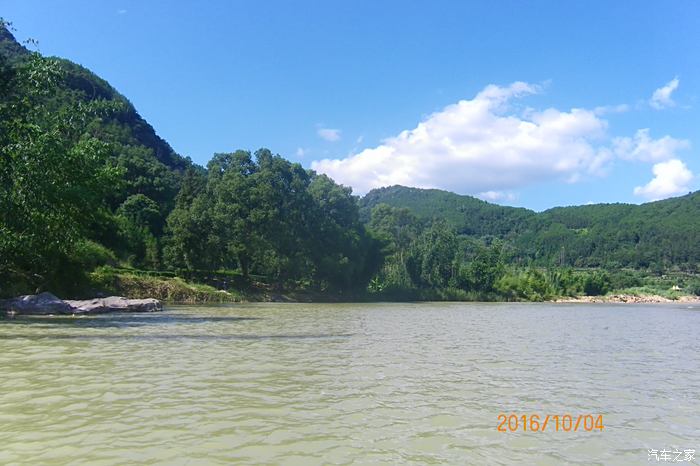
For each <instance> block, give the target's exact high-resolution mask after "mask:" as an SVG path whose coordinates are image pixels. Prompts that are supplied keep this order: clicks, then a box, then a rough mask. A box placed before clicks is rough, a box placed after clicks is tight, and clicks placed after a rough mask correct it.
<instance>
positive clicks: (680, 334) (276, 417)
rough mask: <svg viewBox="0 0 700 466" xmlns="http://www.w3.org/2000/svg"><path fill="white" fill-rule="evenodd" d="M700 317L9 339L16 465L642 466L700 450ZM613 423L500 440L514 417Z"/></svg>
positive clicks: (225, 309) (219, 328)
mask: <svg viewBox="0 0 700 466" xmlns="http://www.w3.org/2000/svg"><path fill="white" fill-rule="evenodd" d="M699 319H700V313H698V312H695V311H689V310H687V309H683V308H681V307H676V306H629V307H624V306H622V307H620V306H605V305H595V306H587V305H582V306H567V305H551V304H543V305H539V304H538V305H511V304H498V305H484V304H437V303H426V304H380V305H376V304H368V305H301V304H298V305H293V304H272V305H234V306H218V307H173V308H172V309H169V310H168V311H166V312H163V313H158V314H144V315H134V314H129V315H107V316H95V317H83V318H70V317H58V318H32V319H15V320H13V321H2V322H0V367H2V368H3V377H2V378H1V379H0V426H2V427H0V442H1V444H2V445H3V447H2V448H1V449H0V463H3V464H5V463H13V462H14V463H21V464H39V463H41V464H81V463H82V464H124V463H128V462H132V463H151V464H217V463H218V464H230V463H232V462H237V463H244V464H245V463H284V464H303V465H309V464H328V463H332V464H350V463H353V464H377V463H387V464H487V463H488V464H514V463H522V464H531V463H534V462H537V463H538V464H564V463H568V464H596V463H597V464H630V463H637V462H645V461H646V459H647V454H646V448H664V447H671V448H696V449H698V450H700V448H698V447H700V425H699V424H698V423H697V419H700V374H698V370H697V369H698V365H697V362H696V361H695V360H694V359H693V358H692V357H690V356H691V355H694V354H697V352H698V349H700V348H699V347H698V346H699V343H698V341H699V340H698V339H697V330H696V329H697V328H700V327H699V324H700V320H699ZM510 412H515V413H518V414H530V413H538V414H549V413H551V414H565V413H571V414H579V413H583V414H586V413H594V414H602V415H603V416H604V420H605V425H606V429H605V430H604V431H603V432H576V433H574V432H569V433H566V432H552V431H548V432H544V433H530V432H527V433H523V432H517V433H508V434H503V433H499V432H497V430H496V426H497V416H498V414H500V413H510Z"/></svg>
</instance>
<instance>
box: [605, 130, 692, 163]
mask: <svg viewBox="0 0 700 466" xmlns="http://www.w3.org/2000/svg"><path fill="white" fill-rule="evenodd" d="M689 147H690V141H688V140H686V139H675V138H672V137H671V136H664V137H662V138H659V139H652V138H651V137H650V136H649V129H648V128H645V129H640V130H637V132H636V133H635V135H634V138H628V137H624V138H615V139H613V148H614V151H615V154H616V155H618V156H619V157H620V158H623V159H626V160H640V161H642V162H658V161H661V160H668V159H673V158H675V157H676V152H677V151H679V150H682V149H688V148H689Z"/></svg>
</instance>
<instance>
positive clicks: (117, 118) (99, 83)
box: [0, 24, 193, 218]
mask: <svg viewBox="0 0 700 466" xmlns="http://www.w3.org/2000/svg"><path fill="white" fill-rule="evenodd" d="M30 54H31V52H30V51H29V50H27V48H26V47H24V46H23V45H21V44H19V43H18V42H17V40H16V39H15V37H14V36H13V35H12V33H11V32H10V31H9V30H8V28H7V27H6V26H3V25H1V24H0V59H2V60H3V62H5V63H9V64H10V65H13V66H16V65H17V64H19V63H21V62H22V61H23V60H26V59H28V57H29V56H30ZM53 59H54V60H55V61H56V62H57V63H58V64H59V65H60V67H61V70H62V82H61V85H60V90H59V92H58V93H56V94H55V95H53V96H50V97H49V98H48V99H47V101H46V102H43V104H44V105H46V106H47V107H48V108H49V109H58V108H60V107H62V106H67V105H72V104H75V103H77V102H96V101H101V102H103V103H106V104H108V105H113V106H114V107H115V108H116V111H112V112H110V115H109V116H108V117H106V118H104V119H102V120H100V121H98V122H95V124H93V125H92V127H91V132H92V135H93V136H96V137H97V138H98V139H100V140H102V141H104V142H107V143H109V144H110V145H111V147H112V157H111V161H112V163H113V164H114V165H115V166H117V167H119V168H120V169H121V170H123V171H124V176H123V180H124V183H123V184H122V186H120V187H118V188H120V189H117V190H115V192H114V193H112V196H111V197H112V198H111V199H110V200H109V201H110V205H111V206H112V207H113V208H115V209H116V208H118V207H119V205H121V204H122V203H123V202H124V201H126V199H127V198H128V197H129V196H132V195H135V194H142V195H145V196H147V197H149V198H150V199H152V200H153V201H154V202H156V203H158V204H159V205H161V206H162V210H163V212H162V215H163V218H165V216H166V215H167V213H168V212H169V211H170V210H171V209H172V207H173V205H174V198H175V196H176V194H177V192H178V190H179V184H180V179H181V177H182V173H183V172H184V171H185V170H187V168H189V167H191V166H192V165H193V164H192V162H191V160H189V159H188V158H185V157H182V156H181V155H179V154H177V153H176V152H175V151H174V150H173V149H172V147H170V145H169V144H168V143H167V142H166V141H164V140H163V139H162V138H161V137H160V136H158V134H156V132H155V130H154V129H153V127H152V126H151V125H150V124H149V123H148V122H147V121H146V120H145V119H144V118H143V117H141V115H139V113H138V112H137V111H136V109H135V107H134V106H133V105H132V104H131V102H129V100H128V99H127V98H126V97H124V96H123V95H121V94H120V93H119V92H118V91H117V90H116V89H114V87H112V86H111V85H110V84H109V83H108V82H107V81H105V80H104V79H102V78H100V77H99V76H97V75H96V74H94V73H93V72H91V71H90V70H88V69H87V68H85V67H83V66H81V65H78V64H76V63H73V62H71V61H70V60H66V59H63V58H53Z"/></svg>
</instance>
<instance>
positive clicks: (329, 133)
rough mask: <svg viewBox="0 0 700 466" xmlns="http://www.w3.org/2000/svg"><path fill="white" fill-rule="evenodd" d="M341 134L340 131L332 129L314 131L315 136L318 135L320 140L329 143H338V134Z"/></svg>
mask: <svg viewBox="0 0 700 466" xmlns="http://www.w3.org/2000/svg"><path fill="white" fill-rule="evenodd" d="M341 132H342V131H341V130H339V129H333V128H319V129H318V130H317V131H316V134H318V136H319V137H320V138H321V139H324V140H326V141H330V142H335V141H339V140H340V133H341Z"/></svg>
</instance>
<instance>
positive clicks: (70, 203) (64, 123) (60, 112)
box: [0, 53, 117, 287]
mask: <svg viewBox="0 0 700 466" xmlns="http://www.w3.org/2000/svg"><path fill="white" fill-rule="evenodd" d="M0 75H1V76H2V79H0V83H2V84H0V154H1V158H0V186H2V188H3V189H2V190H0V282H4V283H8V282H11V281H12V280H15V281H17V280H19V281H21V282H23V283H25V284H26V285H27V286H40V287H42V286H47V285H49V284H50V283H52V281H55V280H57V279H60V278H61V277H60V272H59V270H60V267H59V266H60V264H61V263H63V262H65V261H66V260H67V259H68V258H69V257H70V255H71V253H72V251H73V249H74V246H75V245H76V244H77V243H78V242H79V241H81V240H82V239H83V238H84V237H85V235H86V226H87V225H90V223H91V222H93V221H95V220H96V216H97V212H99V211H100V206H101V205H102V200H103V199H104V196H105V192H106V190H108V189H109V187H110V186H111V184H112V183H113V181H114V179H115V177H116V175H117V171H116V170H113V169H110V168H108V167H106V165H105V163H104V161H105V158H106V156H107V155H108V153H109V148H108V146H107V145H106V144H104V143H102V142H100V141H99V140H97V139H96V138H94V137H91V136H90V135H88V134H86V132H85V130H86V128H87V126H88V124H89V122H90V121H92V120H93V119H94V118H98V117H99V116H100V115H102V114H105V112H109V111H110V106H109V105H104V103H101V102H95V103H93V104H82V103H77V104H75V105H72V104H69V103H63V104H61V105H59V106H58V107H57V108H54V109H52V111H51V112H48V111H47V110H46V108H45V106H44V105H45V103H46V102H48V101H49V100H50V99H51V97H52V96H53V95H54V94H55V93H56V92H57V89H58V86H59V83H60V80H61V77H62V70H61V67H60V66H59V64H58V63H57V62H56V61H55V60H51V59H46V58H42V57H41V56H40V55H39V54H38V53H31V54H29V56H28V57H27V58H26V59H25V60H23V61H21V62H20V63H18V64H15V65H12V66H10V64H9V63H8V60H7V58H6V57H4V56H2V55H0Z"/></svg>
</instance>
